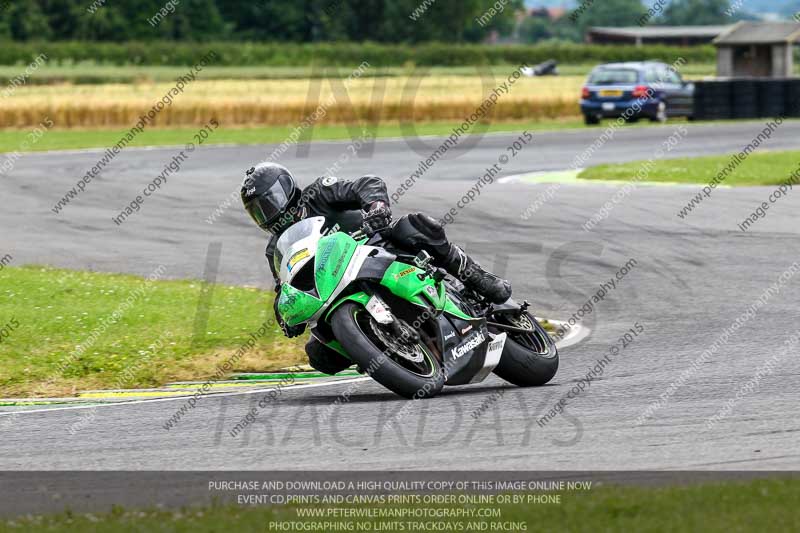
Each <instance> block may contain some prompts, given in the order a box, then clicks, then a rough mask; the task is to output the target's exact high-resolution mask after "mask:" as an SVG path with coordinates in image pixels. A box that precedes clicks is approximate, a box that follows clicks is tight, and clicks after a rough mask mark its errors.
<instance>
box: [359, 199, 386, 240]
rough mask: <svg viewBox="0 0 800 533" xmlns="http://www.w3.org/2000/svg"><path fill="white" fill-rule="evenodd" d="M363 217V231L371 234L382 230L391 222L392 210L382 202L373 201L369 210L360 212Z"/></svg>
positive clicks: (368, 234)
mask: <svg viewBox="0 0 800 533" xmlns="http://www.w3.org/2000/svg"><path fill="white" fill-rule="evenodd" d="M362 215H363V219H364V233H366V234H367V236H370V237H371V236H372V235H374V234H376V233H378V232H379V231H383V230H385V229H386V228H388V227H389V225H390V224H391V223H392V210H391V209H389V206H388V205H386V204H385V203H383V202H373V203H372V205H370V206H369V210H367V211H363V212H362Z"/></svg>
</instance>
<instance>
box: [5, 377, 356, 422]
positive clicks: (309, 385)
mask: <svg viewBox="0 0 800 533" xmlns="http://www.w3.org/2000/svg"><path fill="white" fill-rule="evenodd" d="M368 379H371V378H369V377H366V376H365V377H358V378H352V379H339V380H335V381H326V382H323V383H306V384H303V385H293V386H290V387H286V388H287V389H288V390H294V389H310V388H312V387H324V386H326V385H341V384H343V383H353V382H356V381H365V380H368ZM271 390H275V387H271V388H267V389H256V390H251V391H236V392H218V393H211V394H204V395H203V396H211V397H214V398H221V397H224V396H245V395H249V394H260V393H262V392H269V391H271ZM191 397H192V396H178V397H175V398H149V399H143V400H130V401H123V402H114V403H100V404H95V405H72V406H68V407H53V408H50V409H31V410H27V411H4V412H2V413H0V416H13V415H27V414H33V413H49V412H52V411H76V410H78V409H92V408H94V407H119V406H121V405H138V404H142V403H156V402H174V401H176V400H182V401H184V402H185V401H186V400H187V399H189V398H191ZM201 397H202V396H201Z"/></svg>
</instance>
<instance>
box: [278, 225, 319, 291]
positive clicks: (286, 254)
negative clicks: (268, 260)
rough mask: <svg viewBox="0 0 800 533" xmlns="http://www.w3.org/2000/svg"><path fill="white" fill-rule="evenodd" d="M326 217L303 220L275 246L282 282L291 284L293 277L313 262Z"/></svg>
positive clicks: (291, 227)
mask: <svg viewBox="0 0 800 533" xmlns="http://www.w3.org/2000/svg"><path fill="white" fill-rule="evenodd" d="M324 226H325V217H312V218H306V219H304V220H301V221H300V222H298V223H296V224H294V225H292V226H290V227H289V228H288V229H287V230H286V231H284V232H283V235H281V237H280V239H278V242H277V244H276V245H275V266H276V269H277V270H278V272H279V274H278V275H279V276H280V278H281V282H283V283H290V282H291V281H292V276H293V275H294V274H296V273H297V272H299V271H300V269H301V268H303V266H304V265H305V264H306V263H307V262H309V261H311V260H313V258H314V255H316V253H317V244H318V243H319V240H320V239H321V238H322V228H323V227H324Z"/></svg>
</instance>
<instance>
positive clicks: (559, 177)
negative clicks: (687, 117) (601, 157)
mask: <svg viewBox="0 0 800 533" xmlns="http://www.w3.org/2000/svg"><path fill="white" fill-rule="evenodd" d="M582 171H583V169H578V170H558V171H554V172H531V173H530V174H521V175H519V176H516V177H514V178H513V179H512V181H519V182H523V183H537V184H540V183H561V184H565V185H592V184H595V185H610V186H614V187H617V186H620V185H626V184H628V183H635V184H636V185H637V186H639V185H644V186H647V187H692V188H697V187H701V186H702V185H700V184H697V183H677V182H667V181H644V180H643V181H638V182H637V181H634V176H631V179H629V180H582V179H578V175H580V173H581V172H582ZM718 187H721V188H730V185H718Z"/></svg>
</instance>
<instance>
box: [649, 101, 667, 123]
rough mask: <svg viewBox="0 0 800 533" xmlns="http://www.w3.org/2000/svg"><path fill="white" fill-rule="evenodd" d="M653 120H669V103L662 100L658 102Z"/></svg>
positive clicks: (663, 121) (661, 121)
mask: <svg viewBox="0 0 800 533" xmlns="http://www.w3.org/2000/svg"><path fill="white" fill-rule="evenodd" d="M650 121H651V122H660V123H661V124H663V123H665V122H666V121H667V103H666V102H664V101H661V102H659V103H658V109H657V110H656V114H655V116H654V117H651V118H650Z"/></svg>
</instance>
